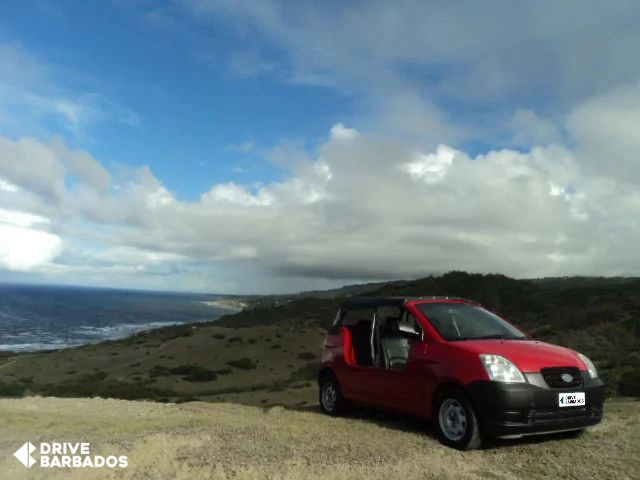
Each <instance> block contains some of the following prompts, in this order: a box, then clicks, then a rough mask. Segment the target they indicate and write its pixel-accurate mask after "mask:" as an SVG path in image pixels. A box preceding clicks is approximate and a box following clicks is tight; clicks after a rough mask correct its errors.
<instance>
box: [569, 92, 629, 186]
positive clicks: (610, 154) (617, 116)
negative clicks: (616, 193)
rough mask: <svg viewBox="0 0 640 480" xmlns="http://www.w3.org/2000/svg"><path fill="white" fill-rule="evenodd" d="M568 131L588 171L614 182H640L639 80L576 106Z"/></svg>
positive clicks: (572, 112)
mask: <svg viewBox="0 0 640 480" xmlns="http://www.w3.org/2000/svg"><path fill="white" fill-rule="evenodd" d="M567 124H568V127H567V129H568V131H569V133H570V135H571V136H572V138H573V139H574V141H575V142H576V143H577V144H578V145H579V148H578V155H580V157H581V159H583V161H584V162H585V166H587V167H588V168H589V169H590V170H591V171H593V172H594V173H595V174H597V175H602V176H607V177H611V178H614V179H616V180H617V181H621V182H625V183H629V184H635V185H638V182H640V156H639V155H640V136H639V135H638V132H640V83H632V84H629V85H624V86H621V87H618V88H616V89H614V90H612V91H609V92H607V93H604V94H601V95H598V96H596V97H594V98H590V99H588V100H586V101H584V102H582V103H580V104H579V105H577V106H576V107H575V108H573V110H572V111H571V113H570V114H569V118H568V122H567Z"/></svg>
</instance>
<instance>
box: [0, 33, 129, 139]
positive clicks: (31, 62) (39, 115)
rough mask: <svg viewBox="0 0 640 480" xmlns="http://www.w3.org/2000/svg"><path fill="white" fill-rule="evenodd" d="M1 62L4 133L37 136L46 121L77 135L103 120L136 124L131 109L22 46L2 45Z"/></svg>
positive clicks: (0, 100)
mask: <svg viewBox="0 0 640 480" xmlns="http://www.w3.org/2000/svg"><path fill="white" fill-rule="evenodd" d="M0 65H2V70H0V127H2V128H3V130H4V131H5V132H13V133H15V134H17V135H24V134H26V133H31V134H38V135H40V134H43V133H47V130H46V128H45V127H44V125H46V124H49V128H53V129H54V130H55V131H65V132H67V133H71V134H75V135H77V134H78V133H81V132H82V131H83V130H84V129H85V128H86V127H88V126H90V125H93V124H95V123H98V122H101V121H104V120H113V121H116V122H120V123H124V124H127V125H137V124H139V123H140V118H139V116H138V115H137V114H136V113H135V112H133V111H131V110H130V109H127V108H125V107H123V106H121V105H119V104H118V103H116V102H114V101H113V100H110V99H108V98H106V97H104V96H103V95H100V94H98V93H95V92H92V91H86V90H85V89H81V88H78V87H77V86H76V85H77V83H78V80H77V78H78V75H73V72H72V74H69V72H68V71H65V70H62V69H58V68H54V67H53V66H51V65H49V64H48V63H47V62H45V61H44V60H42V59H40V58H38V57H37V56H36V55H34V54H33V53H31V52H29V51H28V50H26V49H25V48H23V47H21V46H20V45H15V44H0ZM70 85H74V86H76V87H75V88H71V87H70Z"/></svg>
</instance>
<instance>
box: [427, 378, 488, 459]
mask: <svg viewBox="0 0 640 480" xmlns="http://www.w3.org/2000/svg"><path fill="white" fill-rule="evenodd" d="M434 423H435V426H436V428H437V430H438V435H439V437H440V441H441V442H442V443H443V444H444V445H447V446H448V447H452V448H455V449H457V450H474V449H476V448H479V447H480V445H482V434H481V431H480V424H479V423H478V417H477V415H476V412H475V409H474V408H473V405H472V403H471V401H470V400H469V397H468V396H467V395H466V393H465V392H464V391H462V390H461V389H459V388H453V387H452V388H447V389H445V390H443V391H442V392H441V393H440V394H439V395H438V397H437V401H436V409H435V416H434Z"/></svg>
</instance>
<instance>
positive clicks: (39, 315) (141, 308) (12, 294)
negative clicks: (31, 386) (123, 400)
mask: <svg viewBox="0 0 640 480" xmlns="http://www.w3.org/2000/svg"><path fill="white" fill-rule="evenodd" d="M220 298H223V296H221V295H211V294H194V293H170V292H148V291H138V290H115V289H98V288H82V287H56V286H42V285H13V284H1V283H0V351H7V350H10V351H19V352H28V351H37V350H48V349H59V348H68V347H76V346H79V345H85V344H89V343H96V342H100V341H103V340H114V339H119V338H124V337H127V336H130V335H133V334H135V333H138V332H141V331H143V330H149V329H152V328H158V327H165V326H169V325H177V324H182V323H191V322H205V321H211V320H215V319H217V318H219V317H220V316H222V315H225V314H228V313H232V312H233V310H229V309H227V308H219V307H217V306H215V305H212V304H211V302H215V301H216V300H218V299H220ZM205 302H208V303H205Z"/></svg>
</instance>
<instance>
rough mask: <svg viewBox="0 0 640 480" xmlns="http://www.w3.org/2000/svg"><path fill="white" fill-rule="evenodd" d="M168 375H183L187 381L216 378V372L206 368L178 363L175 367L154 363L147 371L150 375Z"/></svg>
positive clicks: (204, 380)
mask: <svg viewBox="0 0 640 480" xmlns="http://www.w3.org/2000/svg"><path fill="white" fill-rule="evenodd" d="M169 375H183V377H182V379H183V380H185V381H187V382H210V381H212V380H216V379H217V378H218V374H217V373H216V372H214V371H213V370H209V369H208V368H204V367H200V366H198V365H178V366H177V367H164V366H162V365H156V366H155V367H153V369H152V370H151V371H150V372H149V376H150V377H152V378H153V377H167V376H169Z"/></svg>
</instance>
